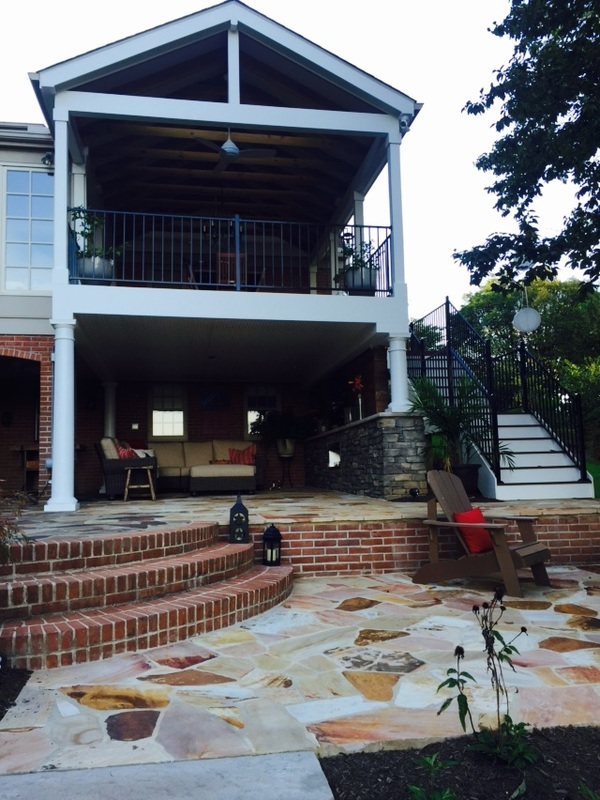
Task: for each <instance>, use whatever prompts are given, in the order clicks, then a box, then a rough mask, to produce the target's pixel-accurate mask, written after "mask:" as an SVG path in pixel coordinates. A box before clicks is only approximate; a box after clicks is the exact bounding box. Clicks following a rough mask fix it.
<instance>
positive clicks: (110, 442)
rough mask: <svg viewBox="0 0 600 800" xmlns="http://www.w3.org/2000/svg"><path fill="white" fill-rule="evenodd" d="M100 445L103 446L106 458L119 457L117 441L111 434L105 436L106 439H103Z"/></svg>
mask: <svg viewBox="0 0 600 800" xmlns="http://www.w3.org/2000/svg"><path fill="white" fill-rule="evenodd" d="M100 447H101V448H102V452H103V453H104V458H118V457H119V453H118V451H117V445H116V442H115V440H114V439H111V438H110V436H105V437H104V439H102V440H101V442H100Z"/></svg>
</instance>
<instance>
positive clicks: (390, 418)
mask: <svg viewBox="0 0 600 800" xmlns="http://www.w3.org/2000/svg"><path fill="white" fill-rule="evenodd" d="M424 444H425V437H424V432H423V420H422V418H421V417H417V416H414V415H411V414H392V413H387V412H386V413H383V414H375V415H373V416H371V417H368V418H366V419H362V420H358V421H356V422H351V423H350V424H348V425H345V426H343V427H341V428H336V429H335V430H331V431H326V432H325V433H322V434H319V435H318V436H315V437H313V438H311V439H309V440H308V441H307V442H306V443H305V469H306V485H307V486H311V487H314V488H316V489H328V490H332V491H336V492H350V493H352V494H364V495H368V496H369V497H380V498H383V499H384V500H398V499H404V498H407V497H408V496H409V490H410V489H418V490H419V492H420V493H421V495H424V494H425V493H426V492H427V483H426V479H425V457H424V450H425V447H424ZM330 452H335V453H339V456H340V464H339V466H337V467H331V466H329V464H330Z"/></svg>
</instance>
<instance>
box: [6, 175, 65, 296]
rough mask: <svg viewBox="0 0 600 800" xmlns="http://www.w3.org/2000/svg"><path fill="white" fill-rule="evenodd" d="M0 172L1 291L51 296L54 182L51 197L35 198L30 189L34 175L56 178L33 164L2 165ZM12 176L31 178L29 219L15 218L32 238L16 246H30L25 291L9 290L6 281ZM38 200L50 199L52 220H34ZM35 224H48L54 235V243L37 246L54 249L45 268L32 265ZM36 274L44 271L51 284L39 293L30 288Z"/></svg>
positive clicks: (43, 217)
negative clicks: (35, 271)
mask: <svg viewBox="0 0 600 800" xmlns="http://www.w3.org/2000/svg"><path fill="white" fill-rule="evenodd" d="M0 169H1V197H0V222H1V225H0V237H1V241H2V246H1V247H0V267H1V269H0V290H1V291H2V293H3V294H15V295H23V294H28V295H30V294H34V295H50V294H51V293H52V268H53V266H54V252H53V248H54V241H53V239H54V222H53V219H54V182H53V184H52V193H51V194H40V195H36V194H35V193H34V191H33V187H32V185H31V175H32V174H34V173H35V174H40V175H46V176H48V175H50V176H51V177H52V178H53V175H52V173H49V172H48V170H47V169H43V168H38V167H37V165H35V164H32V163H23V162H14V163H12V162H4V163H3V164H2V165H1V167H0ZM9 172H25V173H28V175H29V176H30V177H29V191H28V193H27V195H26V196H27V197H28V198H29V215H28V216H27V217H24V216H23V217H14V219H22V220H26V221H27V225H28V227H29V236H28V239H27V241H26V242H25V241H24V242H15V243H21V244H26V245H27V246H28V248H29V265H28V266H23V267H22V269H23V272H25V271H26V272H27V286H26V287H23V286H20V287H14V288H10V289H9V288H7V279H8V273H7V271H8V269H10V268H11V265H10V264H8V263H7V247H8V245H9V242H8V236H9V232H8V229H9V223H10V220H11V219H12V217H9V209H8V195H9V189H8V173H9ZM36 196H40V197H45V198H50V207H51V216H50V217H47V216H40V217H34V216H32V207H31V206H32V204H31V198H32V197H36ZM32 221H38V222H46V223H49V226H50V230H51V232H52V233H51V238H52V240H51V241H50V242H47V241H40V242H37V244H40V245H44V246H46V245H50V247H51V248H52V257H51V259H50V262H51V263H50V264H48V265H45V266H39V267H36V266H35V265H34V264H32V263H31V262H32V258H31V248H32V245H35V244H36V242H35V241H32V236H31V229H32ZM34 270H44V271H45V272H47V275H48V284H49V285H48V286H47V287H44V288H38V289H32V288H31V285H32V280H31V278H32V273H33V271H34Z"/></svg>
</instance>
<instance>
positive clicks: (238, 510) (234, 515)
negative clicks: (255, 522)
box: [229, 494, 250, 542]
mask: <svg viewBox="0 0 600 800" xmlns="http://www.w3.org/2000/svg"><path fill="white" fill-rule="evenodd" d="M229 541H230V542H249V541H250V530H249V526H248V509H247V508H246V506H245V505H244V504H243V503H242V498H241V496H240V495H239V494H238V496H237V500H236V501H235V503H234V504H233V506H232V507H231V510H230V512H229Z"/></svg>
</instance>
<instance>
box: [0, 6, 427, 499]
mask: <svg viewBox="0 0 600 800" xmlns="http://www.w3.org/2000/svg"><path fill="white" fill-rule="evenodd" d="M31 81H32V84H33V89H34V91H35V92H36V94H37V97H38V100H39V103H40V105H41V108H42V110H43V113H44V116H45V119H46V121H47V126H48V128H47V130H46V129H45V128H44V126H31V125H14V124H6V125H3V126H0V166H1V168H2V173H3V182H2V198H1V201H0V203H1V205H0V208H1V215H2V251H1V256H0V281H1V285H0V377H1V379H2V385H3V390H2V408H0V421H1V424H2V432H3V437H2V446H1V452H0V475H1V476H2V477H6V478H7V479H9V483H10V482H11V481H16V482H17V483H18V482H19V481H22V483H23V484H24V485H26V486H28V487H29V488H34V489H37V490H39V491H40V493H41V492H42V491H43V490H44V489H46V499H45V509H46V510H47V511H70V510H75V509H77V507H78V498H81V497H84V496H90V495H93V494H97V493H98V490H99V487H100V486H101V483H102V479H101V472H100V466H99V464H98V459H97V457H96V454H95V452H94V447H93V443H94V442H95V441H98V440H99V439H100V438H101V437H102V436H103V435H111V436H117V437H119V438H120V439H122V440H126V441H129V442H130V443H132V444H133V445H134V446H135V444H136V443H139V444H140V446H145V445H148V444H150V443H151V442H153V441H159V440H160V439H167V440H168V439H181V440H184V439H189V440H203V439H210V438H211V437H212V436H217V435H223V436H237V437H246V438H251V437H252V434H251V432H250V430H249V422H250V421H251V420H252V419H253V418H255V417H256V415H257V414H259V413H260V412H265V411H267V410H269V409H279V410H281V411H285V412H287V411H290V412H293V413H294V414H295V415H296V416H302V417H306V416H310V418H311V419H312V421H313V425H314V430H313V433H314V434H315V436H313V438H312V439H310V440H309V441H307V442H305V443H304V447H302V448H301V451H300V453H299V455H298V456H297V457H296V458H294V460H293V463H292V465H291V480H293V481H294V485H302V484H304V483H308V484H309V485H313V486H314V485H317V486H322V487H323V488H343V489H345V490H348V489H349V490H354V491H360V492H367V493H370V494H375V495H378V496H388V497H389V496H393V495H394V492H395V493H396V494H398V493H399V492H400V493H404V494H406V492H407V488H406V486H404V483H402V484H401V490H400V489H398V487H396V488H395V489H394V487H393V485H392V484H393V481H394V480H398V476H397V474H395V473H393V471H392V472H391V473H390V475H389V476H385V475H383V474H382V473H381V471H380V470H381V469H383V467H382V464H383V462H384V461H389V459H384V458H383V457H382V458H379V457H375V458H374V457H373V456H374V450H373V449H372V448H379V450H377V453H378V454H381V452H382V451H381V448H382V445H381V440H382V436H383V438H384V439H385V437H386V435H387V433H389V432H390V429H393V430H394V431H395V434H394V445H395V446H396V444H397V441H398V439H399V438H400V439H403V438H405V437H403V436H400V437H398V433H397V431H396V430H395V426H396V424H398V425H400V426H403V425H409V426H410V425H413V424H417V423H415V421H414V420H412V419H410V420H408V421H407V418H406V415H403V413H402V412H405V411H406V410H407V408H408V406H409V403H408V381H407V367H406V342H407V338H408V336H409V329H408V311H407V296H406V286H405V281H404V270H403V247H402V197H401V175H400V151H401V145H402V139H403V136H404V135H405V133H406V132H407V131H408V129H409V127H410V125H411V123H412V121H413V119H414V117H415V115H416V114H417V112H418V110H419V105H418V103H417V102H416V101H415V100H413V99H412V98H410V97H408V96H407V95H406V94H404V93H402V92H401V91H398V90H396V89H394V88H392V87H390V86H388V85H386V84H384V83H382V82H381V81H379V80H377V79H376V78H375V77H373V76H371V75H369V74H366V73H365V72H363V71H361V70H359V69H357V68H356V67H354V66H353V65H352V64H349V63H347V62H345V61H343V60H342V59H340V58H338V57H336V56H335V55H333V54H331V53H329V52H327V51H325V50H323V49H322V48H320V47H318V46H317V45H315V44H313V43H312V42H310V41H308V40H306V39H305V38H303V37H301V36H299V35H297V34H295V33H294V32H293V31H291V30H288V29H287V28H285V27H283V26H282V25H280V24H278V23H276V22H274V21H273V20H271V19H269V18H267V17H265V16H263V15H262V14H259V13H258V12H256V11H254V10H253V9H252V8H250V7H249V6H247V5H245V4H244V3H241V2H239V0H225V2H223V3H221V4H219V5H215V6H213V7H211V8H208V9H206V10H204V11H200V12H198V13H195V14H192V15H190V16H188V17H185V18H182V19H178V20H175V21H173V22H170V23H168V24H165V25H162V26H160V27H158V28H154V29H151V30H148V31H144V32H142V33H139V34H137V35H135V36H132V37H130V38H127V39H123V40H121V41H117V42H115V43H114V44H111V45H108V46H106V47H102V48H100V49H97V50H93V51H91V52H88V53H84V54H82V55H80V56H78V57H76V58H72V59H69V60H67V61H64V62H62V63H59V64H55V65H54V66H50V67H47V68H46V69H43V70H40V71H39V72H38V73H36V74H33V75H31ZM382 173H383V174H386V173H387V180H388V186H389V192H388V195H389V220H390V222H391V224H390V225H389V226H388V225H378V224H377V220H365V218H364V198H365V196H366V194H367V193H368V191H369V189H370V188H371V187H372V186H373V184H374V183H375V181H376V179H377V178H378V177H379V176H380V175H381V174H382ZM386 221H387V220H386ZM417 428H418V424H417ZM349 429H351V431H352V434H351V436H350V435H345V434H344V433H343V431H348V430H349ZM332 431H334V432H336V431H340V433H332ZM386 432H387V433H386ZM417 433H418V431H417ZM413 434H414V431H413V432H412V433H411V436H412V435H413ZM415 435H416V434H415ZM364 437H366V438H364ZM409 438H410V437H409ZM350 441H359V442H360V446H359V447H358V452H357V453H353V455H352V458H350V457H348V456H347V457H345V452H344V448H346V453H347V452H348V450H347V448H348V446H349V445H348V442H350ZM413 449H414V448H413ZM332 453H333V457H334V458H333V462H332ZM357 460H358V462H360V463H358V465H357ZM392 462H393V458H392ZM351 464H352V468H350V467H351ZM375 464H376V465H377V466H374V465H375ZM280 466H281V465H280V464H278V463H277V461H274V462H273V463H271V464H268V465H267V478H266V480H267V481H270V480H271V478H273V477H276V476H277V475H278V474H279V469H280ZM417 466H419V465H417ZM420 466H422V465H420ZM21 470H22V472H21ZM415 470H416V472H415V473H414V474H408V475H407V476H405V482H407V486H408V485H409V484H410V485H414V483H415V480H416V479H415V475H416V474H417V472H418V469H417V468H416V467H415ZM396 473H397V471H396ZM421 474H422V469H421ZM14 476H16V477H14Z"/></svg>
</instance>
